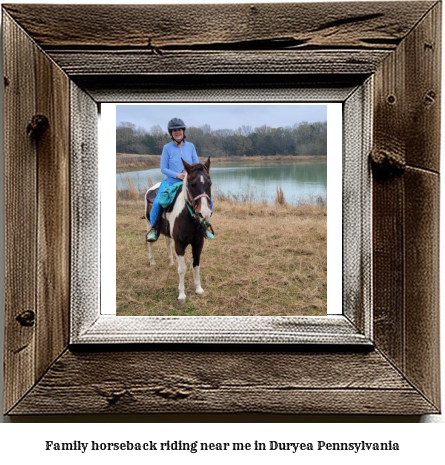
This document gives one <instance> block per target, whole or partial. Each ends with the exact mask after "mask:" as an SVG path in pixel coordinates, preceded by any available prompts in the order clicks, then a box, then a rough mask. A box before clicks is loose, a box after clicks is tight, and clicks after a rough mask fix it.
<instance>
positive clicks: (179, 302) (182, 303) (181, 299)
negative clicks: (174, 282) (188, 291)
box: [178, 296, 185, 305]
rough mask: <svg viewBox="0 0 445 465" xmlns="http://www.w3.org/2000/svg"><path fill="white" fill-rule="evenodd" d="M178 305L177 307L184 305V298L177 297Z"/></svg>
mask: <svg viewBox="0 0 445 465" xmlns="http://www.w3.org/2000/svg"><path fill="white" fill-rule="evenodd" d="M178 304H179V305H184V304H185V296H184V297H178Z"/></svg>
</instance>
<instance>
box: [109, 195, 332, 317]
mask: <svg viewBox="0 0 445 465" xmlns="http://www.w3.org/2000/svg"><path fill="white" fill-rule="evenodd" d="M117 197H119V198H117V202H116V206H117V215H116V218H117V219H116V223H117V224H116V228H117V240H116V249H117V276H116V280H117V292H116V308H117V312H116V314H117V315H135V316H143V315H152V316H165V315H188V316H198V315H199V316H201V315H205V316H209V315H218V316H226V315H233V316H246V315H283V316H284V315H306V316H312V315H326V308H327V304H326V284H327V277H326V276H327V273H326V271H327V250H326V243H327V225H326V214H327V208H326V206H325V205H300V206H292V205H288V204H286V202H285V199H284V198H282V197H281V199H280V196H279V195H277V203H276V204H274V205H268V204H266V203H255V202H234V201H232V200H229V199H223V198H221V199H215V204H214V214H213V218H212V225H213V227H214V229H215V233H216V237H215V239H214V240H212V241H207V240H206V241H205V245H204V250H203V253H202V255H201V282H202V287H203V289H204V291H205V293H204V295H203V296H196V295H195V293H194V285H193V274H192V271H191V260H192V257H191V250H187V254H186V257H187V263H188V266H189V270H188V271H187V275H186V278H185V291H186V294H187V300H186V303H185V304H184V305H179V304H178V303H177V300H176V299H177V297H178V282H179V281H178V273H177V266H176V264H175V266H174V267H171V266H169V265H168V261H167V252H166V246H165V240H164V238H163V237H161V238H160V239H159V240H158V242H157V243H155V245H154V253H155V259H156V262H157V264H156V266H155V267H150V266H149V263H148V248H147V246H146V243H145V233H146V222H145V220H143V219H141V216H142V215H143V214H144V202H143V196H140V194H137V195H136V194H135V195H134V196H133V198H135V200H123V198H131V196H128V195H127V196H125V195H119V196H117ZM278 200H280V201H281V203H278Z"/></svg>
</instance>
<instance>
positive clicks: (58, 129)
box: [35, 49, 70, 377]
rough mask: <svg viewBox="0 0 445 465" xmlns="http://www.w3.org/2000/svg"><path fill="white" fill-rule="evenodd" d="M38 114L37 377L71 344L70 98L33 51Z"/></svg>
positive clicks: (62, 81)
mask: <svg viewBox="0 0 445 465" xmlns="http://www.w3.org/2000/svg"><path fill="white" fill-rule="evenodd" d="M35 66H36V83H35V85H36V89H38V93H37V96H36V114H38V115H44V116H45V117H46V118H47V121H48V128H47V129H46V130H44V131H43V133H42V134H41V136H40V137H38V138H36V140H35V144H36V149H37V164H38V167H37V212H38V220H37V246H38V250H37V306H36V308H37V315H36V316H37V318H36V324H37V340H36V364H37V366H36V376H37V377H40V376H41V375H42V374H43V373H44V372H45V371H46V369H47V367H48V366H49V365H50V364H51V363H52V361H53V360H54V359H55V358H56V357H57V356H58V355H59V354H60V353H61V352H62V351H63V350H64V348H65V347H66V346H67V344H68V339H69V295H70V272H69V266H70V265H69V264H70V249H69V247H70V211H69V199H70V181H69V172H70V143H69V140H70V119H69V108H70V95H69V78H68V77H67V76H66V75H65V74H64V73H63V72H62V71H61V70H60V69H59V68H58V67H57V66H56V65H55V64H54V63H53V62H52V61H51V60H50V59H49V58H48V57H47V56H46V55H45V54H44V53H43V52H42V51H41V50H39V49H37V50H36V56H35Z"/></svg>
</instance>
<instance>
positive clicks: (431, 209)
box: [372, 4, 441, 405]
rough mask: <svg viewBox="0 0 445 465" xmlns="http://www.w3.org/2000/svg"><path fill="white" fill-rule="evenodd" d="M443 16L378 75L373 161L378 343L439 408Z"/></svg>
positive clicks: (422, 28)
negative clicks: (441, 46) (437, 343)
mask: <svg viewBox="0 0 445 465" xmlns="http://www.w3.org/2000/svg"><path fill="white" fill-rule="evenodd" d="M440 8H441V7H440V5H439V4H438V5H436V6H435V7H434V8H433V9H432V10H431V11H430V13H429V15H428V16H427V17H425V18H424V19H423V20H422V21H421V22H420V23H419V24H418V26H417V28H416V29H415V30H414V31H413V32H412V34H411V35H410V36H409V37H408V38H407V40H406V41H404V42H403V43H402V44H401V45H400V46H399V48H398V49H397V50H396V51H395V52H394V53H393V55H391V56H389V57H388V58H387V59H386V60H385V61H384V62H383V63H382V66H381V67H380V69H379V70H378V72H377V73H376V90H375V115H374V147H373V153H372V159H373V161H374V174H375V177H374V226H373V231H374V302H375V306H374V308H375V309H374V328H375V341H376V344H377V345H378V347H379V348H380V349H381V350H383V351H384V352H385V353H386V354H387V355H388V356H389V357H390V358H391V360H392V361H393V362H394V363H395V364H396V365H397V366H398V367H400V369H401V370H402V371H403V372H405V373H406V375H407V379H409V380H410V381H411V382H412V383H413V384H414V385H415V386H417V387H418V388H419V389H420V390H421V391H422V392H423V393H424V395H425V396H426V397H427V398H428V399H430V400H431V401H432V402H433V403H435V404H436V405H438V404H439V391H438V390H439V379H438V371H439V362H438V352H437V351H438V347H437V346H436V345H434V344H430V343H429V341H431V340H435V339H434V338H437V337H438V315H439V303H438V285H439V284H438V282H439V272H438V266H439V265H438V260H439V250H438V243H439V239H438V227H439V200H438V198H439V187H438V182H439V181H438V176H437V172H438V170H439V160H440V98H439V90H436V89H439V88H440V45H439V44H440V33H439V32H438V29H439V28H440V12H441V10H440ZM412 165H414V166H416V167H422V168H423V169H416V168H413V167H412ZM424 169H425V170H424Z"/></svg>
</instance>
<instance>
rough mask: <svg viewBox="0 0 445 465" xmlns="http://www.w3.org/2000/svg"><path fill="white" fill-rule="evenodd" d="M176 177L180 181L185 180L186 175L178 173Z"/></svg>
mask: <svg viewBox="0 0 445 465" xmlns="http://www.w3.org/2000/svg"><path fill="white" fill-rule="evenodd" d="M176 177H177V178H178V179H184V178H185V173H184V172H182V173H178V174H177V175H176Z"/></svg>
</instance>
